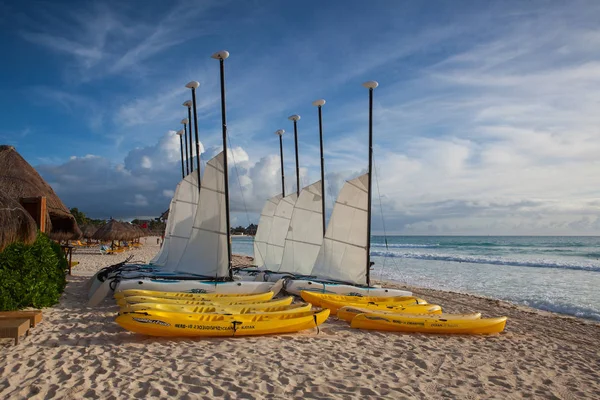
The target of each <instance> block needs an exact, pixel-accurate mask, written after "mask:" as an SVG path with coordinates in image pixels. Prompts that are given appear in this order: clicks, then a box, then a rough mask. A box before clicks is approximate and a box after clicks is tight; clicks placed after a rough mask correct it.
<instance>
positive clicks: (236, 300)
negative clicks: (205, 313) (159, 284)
mask: <svg viewBox="0 0 600 400" xmlns="http://www.w3.org/2000/svg"><path fill="white" fill-rule="evenodd" d="M288 299H289V300H288ZM282 300H283V301H285V302H287V301H289V303H287V304H292V301H293V300H294V298H293V297H291V296H289V297H284V298H282V299H276V300H245V299H242V298H240V297H228V298H219V299H206V300H200V299H198V300H187V299H171V298H168V297H147V296H131V297H123V298H122V299H118V300H117V304H118V305H119V306H121V307H122V306H124V305H126V304H134V303H161V304H181V305H197V306H200V305H209V304H216V305H218V304H224V305H227V304H257V303H258V304H260V303H269V302H277V301H282ZM278 305H283V304H278Z"/></svg>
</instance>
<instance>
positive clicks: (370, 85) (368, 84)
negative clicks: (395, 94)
mask: <svg viewBox="0 0 600 400" xmlns="http://www.w3.org/2000/svg"><path fill="white" fill-rule="evenodd" d="M363 86H364V87H366V88H367V89H369V189H368V192H369V194H368V202H367V273H366V275H367V286H371V187H372V184H373V89H375V88H376V87H377V86H379V83H377V82H376V81H368V82H365V83H363Z"/></svg>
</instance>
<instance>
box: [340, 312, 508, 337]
mask: <svg viewBox="0 0 600 400" xmlns="http://www.w3.org/2000/svg"><path fill="white" fill-rule="evenodd" d="M350 326H351V327H352V328H356V329H368V330H378V331H388V332H413V333H443V334H470V335H485V334H493V333H500V332H502V331H503V330H504V328H505V326H506V317H498V318H486V319H476V320H451V321H448V320H442V319H440V320H434V319H428V318H418V317H405V316H390V315H389V314H375V313H371V314H359V315H357V316H356V317H354V318H353V319H352V322H351V323H350Z"/></svg>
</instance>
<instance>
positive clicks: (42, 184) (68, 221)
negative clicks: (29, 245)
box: [0, 145, 82, 244]
mask: <svg viewBox="0 0 600 400" xmlns="http://www.w3.org/2000/svg"><path fill="white" fill-rule="evenodd" d="M0 188H1V193H2V195H3V200H2V201H4V202H11V204H18V205H19V206H20V207H21V208H23V209H25V210H27V211H28V213H29V214H30V215H31V216H32V217H33V220H35V221H36V223H37V224H38V228H40V230H41V231H43V232H46V233H47V234H48V235H49V236H50V238H51V239H54V240H58V241H60V240H72V239H78V238H80V237H81V235H82V233H81V230H80V229H79V227H78V226H77V222H76V221H75V218H74V217H73V215H72V214H71V213H70V212H69V209H68V208H67V207H65V205H64V204H63V202H62V201H61V200H60V198H59V197H58V196H57V195H56V193H54V190H52V187H50V185H48V183H46V181H44V179H43V178H42V177H41V176H40V174H38V172H37V171H36V170H35V169H34V168H33V167H32V166H31V165H30V164H29V163H28V162H27V161H25V159H24V158H23V157H21V155H20V154H19V153H18V152H17V151H16V150H15V148H14V147H13V146H7V145H0ZM32 204H34V205H39V204H43V207H33V208H32V207H31V205H32ZM12 215H13V216H14V217H15V218H17V216H19V217H18V218H17V222H15V224H14V225H13V229H14V228H15V227H16V226H25V228H24V229H25V230H24V231H23V232H27V231H28V228H26V227H27V226H30V225H31V224H30V223H29V222H27V219H26V218H25V217H23V216H22V215H23V214H22V212H20V210H17V211H16V212H15V213H13V214H12ZM8 217H9V216H8V215H7V218H8ZM19 218H20V219H19ZM18 221H20V222H18ZM22 224H24V225H22ZM1 230H2V237H4V236H6V237H7V238H11V237H12V238H13V239H18V238H20V237H21V236H20V235H19V234H17V235H16V236H15V234H14V233H13V234H11V233H10V232H9V227H8V226H7V225H6V224H2V229H1ZM23 237H24V238H27V237H29V236H28V234H25V236H23ZM7 244H8V243H7Z"/></svg>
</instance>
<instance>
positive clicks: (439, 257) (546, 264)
mask: <svg viewBox="0 0 600 400" xmlns="http://www.w3.org/2000/svg"><path fill="white" fill-rule="evenodd" d="M371 255H372V256H375V257H397V258H411V259H419V260H432V261H449V262H459V263H472V264H492V265H509V266H515V267H535V268H559V269H570V270H579V271H594V272H600V266H599V265H592V264H589V265H581V264H569V263H561V262H557V261H546V260H531V261H529V260H508V259H502V258H492V257H475V256H457V255H444V254H425V253H399V252H394V251H371Z"/></svg>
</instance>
